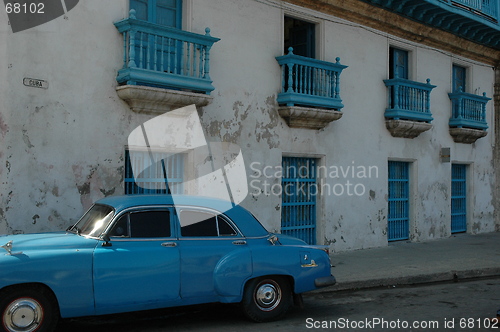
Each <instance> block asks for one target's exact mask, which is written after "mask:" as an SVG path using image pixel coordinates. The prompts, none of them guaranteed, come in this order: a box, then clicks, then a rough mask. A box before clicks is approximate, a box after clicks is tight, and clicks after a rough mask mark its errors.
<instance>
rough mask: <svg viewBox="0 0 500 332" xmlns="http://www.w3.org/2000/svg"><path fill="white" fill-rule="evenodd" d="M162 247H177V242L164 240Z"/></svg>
mask: <svg viewBox="0 0 500 332" xmlns="http://www.w3.org/2000/svg"><path fill="white" fill-rule="evenodd" d="M161 246H162V247H177V243H175V242H163V243H162V244H161Z"/></svg>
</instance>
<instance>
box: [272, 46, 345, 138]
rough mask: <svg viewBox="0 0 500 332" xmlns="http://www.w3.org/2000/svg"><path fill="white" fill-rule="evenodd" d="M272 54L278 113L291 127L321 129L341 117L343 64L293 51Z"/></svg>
mask: <svg viewBox="0 0 500 332" xmlns="http://www.w3.org/2000/svg"><path fill="white" fill-rule="evenodd" d="M288 51H289V52H288V54H287V55H283V56H279V57H276V60H277V61H278V64H279V65H280V66H281V92H280V93H279V94H278V98H277V102H278V104H279V105H280V107H279V113H280V115H281V116H282V117H283V118H284V119H285V121H286V122H287V124H288V126H290V127H292V128H309V129H321V128H324V127H325V126H326V125H328V124H329V123H330V122H331V121H335V120H338V119H340V118H341V117H342V112H341V111H340V110H341V109H342V108H343V107H344V105H343V104H342V99H340V74H341V72H342V70H344V69H345V68H347V66H344V65H341V64H340V59H339V58H337V59H336V63H331V62H327V61H321V60H317V59H312V58H307V57H303V56H299V55H295V54H293V48H291V47H290V48H289V49H288Z"/></svg>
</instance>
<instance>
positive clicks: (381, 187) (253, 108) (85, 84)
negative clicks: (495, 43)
mask: <svg viewBox="0 0 500 332" xmlns="http://www.w3.org/2000/svg"><path fill="white" fill-rule="evenodd" d="M186 4H187V6H186V8H189V12H188V13H186V14H185V16H186V20H187V21H186V22H185V25H186V26H189V29H190V30H191V31H193V32H196V33H200V34H203V33H204V29H205V27H210V29H211V34H212V35H213V36H215V37H218V38H220V39H221V40H220V41H219V42H217V43H216V44H215V45H214V46H213V48H212V50H211V57H210V59H211V62H210V68H211V73H210V74H211V78H212V79H213V81H214V83H213V85H214V86H215V88H216V90H215V91H214V92H213V93H212V96H213V97H214V100H213V102H212V103H211V104H210V105H208V106H206V107H204V108H203V110H201V113H202V122H203V125H204V128H205V130H206V135H207V137H208V138H210V139H211V140H215V141H217V140H222V141H226V142H231V143H235V144H238V145H239V146H240V147H241V148H242V151H243V154H244V159H245V162H246V165H247V173H248V174H247V176H248V179H249V182H250V181H251V180H258V181H256V182H255V184H258V183H259V181H260V182H261V183H262V182H263V181H265V180H267V181H270V182H271V184H279V183H280V181H281V179H280V178H278V177H275V178H271V179H267V178H266V177H265V176H264V175H262V176H261V177H260V178H256V173H257V172H255V171H254V170H253V169H252V168H251V167H250V164H251V163H257V164H254V165H261V166H259V167H264V166H270V167H272V168H275V167H278V166H279V165H281V158H282V156H284V155H285V156H287V155H293V156H310V157H316V158H319V159H320V163H321V165H324V166H325V167H332V166H333V167H339V168H340V167H344V169H347V167H355V168H356V172H357V171H359V170H361V169H363V168H365V169H367V168H369V167H374V168H376V169H377V170H378V172H377V175H376V176H375V175H374V174H372V176H371V177H363V176H358V174H357V173H356V174H355V176H351V175H352V173H350V174H348V175H347V176H345V177H344V176H340V177H336V178H335V177H332V176H330V175H326V176H325V177H324V179H323V180H324V181H325V182H324V183H326V184H328V185H330V186H334V185H335V184H339V183H340V184H346V182H347V181H349V183H351V184H353V185H355V184H360V187H358V188H361V187H362V188H364V193H363V195H361V196H358V195H348V194H347V193H345V194H343V195H335V194H325V193H323V195H321V197H320V198H319V202H318V205H319V209H318V242H319V243H324V244H330V245H331V248H332V249H334V250H335V251H342V250H352V249H359V248H369V247H377V246H385V245H387V234H386V228H387V205H388V203H387V162H388V160H405V161H411V162H412V169H411V173H412V178H411V181H412V196H411V198H412V201H411V204H412V213H411V224H410V226H411V231H410V232H411V234H410V239H411V240H414V241H425V240H431V239H436V238H441V237H447V236H450V204H451V197H450V195H451V188H450V186H451V185H450V178H451V164H450V163H442V162H441V160H440V158H439V154H440V149H441V148H443V147H449V148H451V159H452V160H453V162H459V163H468V164H470V167H469V174H468V175H469V182H468V188H469V191H470V208H469V213H470V219H469V221H468V222H469V226H468V232H470V233H480V232H490V231H494V218H493V204H492V200H493V189H494V188H493V186H494V170H493V166H492V145H493V142H494V137H493V135H494V130H493V128H492V126H493V124H494V121H493V120H494V119H493V102H492V101H490V102H489V103H488V105H487V116H488V124H489V125H490V129H488V136H486V137H485V138H481V139H479V140H478V141H477V142H476V143H475V144H457V143H454V142H453V140H452V137H451V136H450V135H449V133H448V119H449V116H450V100H449V98H448V92H450V90H451V69H452V68H451V66H452V63H453V62H454V61H459V63H461V64H462V65H466V66H469V67H470V71H469V73H470V74H469V75H471V80H470V82H469V84H470V87H471V88H472V92H474V90H475V89H478V90H479V91H480V92H481V93H482V92H486V93H487V95H488V97H491V96H492V95H493V83H494V72H493V70H492V69H491V68H490V67H488V66H486V65H484V64H481V63H476V62H473V61H469V60H467V59H464V58H460V57H459V56H457V55H453V54H450V53H447V52H442V51H440V50H436V49H431V48H428V47H425V46H422V45H419V44H415V43H408V42H405V41H404V40H401V39H397V38H394V37H392V36H390V35H388V34H386V33H383V32H380V31H375V30H373V29H370V28H366V27H362V26H359V25H357V24H352V23H350V22H346V21H343V20H340V19H337V18H335V17H331V16H327V15H324V14H321V13H317V12H313V11H310V10H303V9H301V8H299V7H296V6H291V5H286V4H284V3H283V4H281V3H280V2H268V1H266V0H262V1H253V0H250V1H240V0H211V1H202V0H186ZM127 11H128V1H127V0H120V1H118V0H116V1H112V2H111V1H110V2H106V5H105V6H104V5H103V4H102V1H98V0H86V1H81V2H79V4H78V5H77V6H76V7H75V8H74V9H73V10H72V11H70V12H68V13H67V15H66V16H65V17H60V18H58V19H55V20H54V21H51V22H49V23H47V24H44V25H42V26H39V27H36V28H33V29H30V30H27V31H23V32H19V33H15V34H13V33H12V32H10V31H9V30H8V29H6V28H5V26H2V28H0V42H1V43H2V45H5V47H1V48H0V55H1V56H0V77H2V79H1V80H0V98H1V102H0V185H1V189H0V234H4V233H16V232H25V233H28V232H38V231H49V230H51V231H52V230H61V229H64V228H66V227H67V226H68V225H69V224H71V223H72V222H74V221H75V220H76V219H77V218H78V217H79V216H80V215H81V213H82V212H83V211H84V210H85V209H87V208H88V207H89V206H90V204H91V203H92V202H93V201H94V200H96V199H98V198H101V197H104V196H106V195H116V194H121V193H123V169H124V148H125V145H126V144H127V137H128V134H129V133H130V132H131V131H132V130H133V129H134V128H136V127H137V126H138V125H140V124H141V123H143V122H145V121H147V120H149V119H151V118H152V117H154V116H153V115H145V114H137V113H134V112H132V111H131V110H130V109H129V108H128V106H127V105H126V104H125V103H124V102H123V101H122V100H121V99H120V98H119V97H118V96H117V94H116V91H115V87H116V80H115V78H116V73H117V70H118V69H119V68H120V67H121V66H122V61H123V60H122V59H123V58H122V57H123V44H122V43H123V39H122V36H121V35H120V34H119V33H118V32H117V30H116V28H115V27H114V25H113V22H115V21H118V20H120V19H122V18H124V17H126V16H128V14H127ZM285 14H287V15H296V16H297V17H299V18H301V19H308V20H310V21H313V22H316V23H317V24H319V25H318V27H319V33H318V36H319V37H320V40H317V44H318V54H319V57H320V58H321V59H322V60H326V61H331V62H334V61H335V58H336V57H340V58H341V63H342V64H344V65H347V66H349V67H348V68H347V69H345V70H344V72H343V73H342V76H341V97H342V99H343V103H344V105H345V107H344V109H343V112H344V115H343V117H342V118H341V119H340V120H338V121H336V122H333V123H331V124H330V125H328V126H327V127H326V128H324V129H322V130H319V131H316V130H308V129H290V128H289V127H288V126H287V125H286V123H285V121H284V120H283V119H282V118H281V117H280V116H279V115H278V111H277V104H276V97H277V94H278V92H279V89H280V85H281V82H280V79H281V74H280V68H279V65H278V64H277V62H276V60H275V57H276V56H280V55H282V54H283V50H282V49H283V36H282V34H283V33H282V32H283V16H284V15H285ZM5 19H7V17H6V14H5V12H0V21H3V20H5ZM390 45H397V46H403V47H405V48H409V49H410V50H411V52H412V53H411V54H412V62H411V63H412V66H413V67H412V75H413V76H412V79H413V80H416V81H420V82H425V79H427V78H430V79H431V84H435V85H437V87H436V88H435V89H434V90H433V91H432V93H431V111H432V114H433V117H434V121H433V122H432V124H433V127H432V129H431V130H429V131H427V132H424V133H423V134H421V135H420V136H419V137H417V138H415V139H404V138H394V137H392V136H391V135H390V133H389V132H388V131H387V129H386V128H385V120H384V110H385V108H386V105H387V89H386V87H385V85H384V83H383V80H384V79H386V78H388V50H389V46H390ZM25 77H30V78H37V79H43V80H46V81H48V82H49V88H48V89H37V88H32V87H26V86H24V85H23V83H22V82H23V78H25ZM255 167H256V166H255ZM345 188H346V187H345ZM249 191H250V193H249V196H248V197H247V199H246V200H245V201H244V202H243V205H244V206H245V207H247V208H248V209H249V210H251V211H252V212H253V213H254V214H255V215H256V216H257V217H258V218H259V219H260V220H261V221H262V222H263V223H264V225H265V226H266V227H267V228H268V229H269V230H270V231H279V229H280V218H281V197H280V196H279V195H272V194H271V195H264V194H263V193H262V192H260V193H259V192H258V191H257V190H256V189H255V188H254V187H249Z"/></svg>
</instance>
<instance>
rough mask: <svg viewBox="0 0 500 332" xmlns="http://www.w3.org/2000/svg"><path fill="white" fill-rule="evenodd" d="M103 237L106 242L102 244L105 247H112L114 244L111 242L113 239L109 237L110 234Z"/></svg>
mask: <svg viewBox="0 0 500 332" xmlns="http://www.w3.org/2000/svg"><path fill="white" fill-rule="evenodd" d="M102 239H103V240H104V243H103V244H102V246H103V247H111V246H112V244H111V243H110V241H111V239H110V238H109V235H108V234H106V235H104V236H103V237H102Z"/></svg>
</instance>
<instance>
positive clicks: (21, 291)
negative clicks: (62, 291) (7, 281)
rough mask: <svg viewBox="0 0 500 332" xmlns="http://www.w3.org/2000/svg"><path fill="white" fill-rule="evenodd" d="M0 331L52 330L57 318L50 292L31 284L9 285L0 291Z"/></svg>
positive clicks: (40, 331)
mask: <svg viewBox="0 0 500 332" xmlns="http://www.w3.org/2000/svg"><path fill="white" fill-rule="evenodd" d="M0 319H1V324H0V331H2V332H4V331H5V332H52V331H54V329H55V328H56V326H57V322H58V320H59V310H58V306H57V301H56V299H55V297H54V295H53V294H52V292H51V291H50V290H48V289H45V288H43V287H37V286H33V285H28V286H17V287H11V288H7V289H5V290H3V291H2V292H0Z"/></svg>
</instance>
